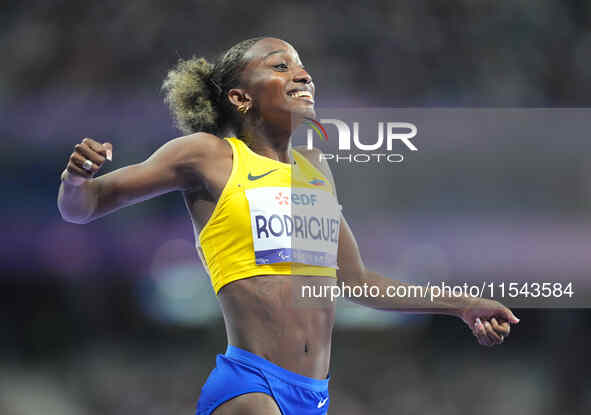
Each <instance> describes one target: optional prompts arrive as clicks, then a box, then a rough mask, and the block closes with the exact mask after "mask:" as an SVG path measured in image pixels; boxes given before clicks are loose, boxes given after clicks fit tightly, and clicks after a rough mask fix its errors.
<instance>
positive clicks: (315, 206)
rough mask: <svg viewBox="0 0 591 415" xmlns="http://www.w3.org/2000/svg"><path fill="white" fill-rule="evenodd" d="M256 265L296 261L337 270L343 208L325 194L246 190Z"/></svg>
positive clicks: (298, 190)
mask: <svg viewBox="0 0 591 415" xmlns="http://www.w3.org/2000/svg"><path fill="white" fill-rule="evenodd" d="M246 198H247V199H248V204H249V210H250V221H251V229H252V239H253V244H254V254H255V260H256V263H257V264H273V263H277V262H297V263H301V264H307V265H316V266H324V267H332V268H337V248H338V241H339V227H340V205H339V204H338V202H337V200H336V198H335V197H334V196H333V195H332V194H330V193H328V192H325V191H322V190H318V189H308V188H289V187H260V188H256V189H248V190H246Z"/></svg>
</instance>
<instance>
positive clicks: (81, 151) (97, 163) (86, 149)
mask: <svg viewBox="0 0 591 415" xmlns="http://www.w3.org/2000/svg"><path fill="white" fill-rule="evenodd" d="M112 158H113V146H112V145H111V143H102V144H101V143H99V142H98V141H95V140H93V139H92V138H85V139H84V140H82V142H81V143H79V144H76V145H75V146H74V151H73V152H72V154H70V158H69V160H68V164H67V166H66V168H65V169H64V171H63V172H62V174H61V180H62V181H63V182H65V183H68V184H70V185H72V186H80V185H81V184H82V183H84V182H86V181H87V180H88V179H90V178H92V176H94V175H95V174H96V172H98V171H99V170H100V168H101V167H102V165H103V163H104V162H105V160H109V161H111V160H112ZM86 160H90V161H91V162H92V166H90V165H89V163H86V164H87V165H89V169H88V170H86V169H85V168H84V167H83V166H84V162H85V161H86Z"/></svg>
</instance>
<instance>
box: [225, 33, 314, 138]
mask: <svg viewBox="0 0 591 415" xmlns="http://www.w3.org/2000/svg"><path fill="white" fill-rule="evenodd" d="M244 58H245V59H246V60H247V62H248V64H247V65H246V67H245V68H244V71H243V72H242V77H241V78H242V82H243V88H240V89H235V90H230V91H229V98H230V100H231V101H232V103H234V104H235V105H239V104H240V103H246V104H247V105H248V106H249V107H250V108H253V109H254V110H255V111H254V112H256V113H257V115H258V116H259V117H261V118H262V119H263V120H264V121H265V122H270V123H272V124H275V125H282V126H291V125H292V124H291V122H292V121H294V120H301V119H303V118H306V117H307V118H314V117H315V116H316V112H315V110H314V90H315V88H314V83H313V82H312V77H311V76H310V75H309V74H308V72H306V70H305V69H304V65H303V64H302V61H301V60H300V57H299V55H298V53H297V52H296V50H295V49H294V48H293V46H291V45H290V44H289V43H287V42H284V41H283V40H280V39H275V38H264V39H261V40H259V41H258V42H257V43H255V44H254V45H253V46H252V47H251V48H250V49H249V50H248V51H247V52H246V53H245V55H244Z"/></svg>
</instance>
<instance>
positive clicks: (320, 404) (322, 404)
mask: <svg viewBox="0 0 591 415" xmlns="http://www.w3.org/2000/svg"><path fill="white" fill-rule="evenodd" d="M326 401H328V396H327V397H326V398H324V399H323V400H321V401H320V402H318V406H317V408H322V407H323V406H324V404H325V403H326Z"/></svg>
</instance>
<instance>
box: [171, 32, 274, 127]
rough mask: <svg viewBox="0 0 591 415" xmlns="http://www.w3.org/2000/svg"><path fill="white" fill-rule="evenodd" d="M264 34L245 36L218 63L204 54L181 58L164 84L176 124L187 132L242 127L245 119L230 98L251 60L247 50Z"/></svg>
mask: <svg viewBox="0 0 591 415" xmlns="http://www.w3.org/2000/svg"><path fill="white" fill-rule="evenodd" d="M260 39H263V38H262V37H256V38H252V39H247V40H244V41H242V42H240V43H237V44H236V45H234V46H232V47H231V48H230V49H228V50H227V51H226V52H224V53H223V54H222V55H220V57H219V58H218V59H216V60H215V63H210V62H208V61H207V60H206V59H205V58H203V57H199V58H198V57H195V56H194V57H192V58H191V59H187V60H183V59H179V61H178V62H177V64H176V65H175V66H174V67H173V68H172V69H170V70H169V71H168V74H167V76H166V78H165V79H164V82H163V84H162V90H163V91H164V93H165V97H164V101H165V102H166V103H167V104H168V106H169V108H170V112H171V113H172V116H173V118H174V120H175V125H176V126H177V127H178V128H179V129H180V130H181V131H182V132H183V133H185V134H191V133H196V132H199V131H204V132H208V133H212V134H216V133H220V132H222V131H223V130H225V129H226V128H232V129H234V131H235V132H237V133H238V132H239V131H240V127H241V125H240V124H241V119H240V118H239V117H237V116H236V111H235V109H234V106H233V105H232V104H231V103H230V101H229V100H228V99H227V96H226V95H227V93H228V91H229V90H230V89H232V88H236V87H237V86H239V84H240V75H241V73H242V70H243V69H244V67H245V66H246V64H247V63H248V62H247V61H246V60H245V59H244V54H245V53H246V51H247V50H248V49H250V48H251V47H252V45H254V44H255V43H256V42H258V41H259V40H260Z"/></svg>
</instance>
